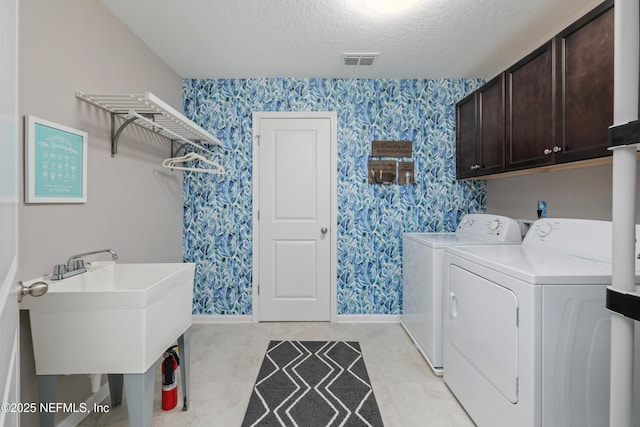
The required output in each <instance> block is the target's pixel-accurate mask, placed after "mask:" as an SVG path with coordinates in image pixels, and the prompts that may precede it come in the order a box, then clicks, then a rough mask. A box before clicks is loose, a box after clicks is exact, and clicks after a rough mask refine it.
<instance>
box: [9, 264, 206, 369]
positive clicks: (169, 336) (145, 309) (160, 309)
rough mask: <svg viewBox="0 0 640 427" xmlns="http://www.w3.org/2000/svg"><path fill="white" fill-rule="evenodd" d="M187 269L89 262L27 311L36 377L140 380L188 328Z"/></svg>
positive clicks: (190, 270)
mask: <svg viewBox="0 0 640 427" xmlns="http://www.w3.org/2000/svg"><path fill="white" fill-rule="evenodd" d="M194 270H195V265H194V264H187V263H168V264H164V263H163V264H115V263H111V262H109V263H104V262H96V263H93V264H92V265H91V267H90V268H89V269H88V271H87V272H86V273H82V274H79V275H77V276H73V277H69V278H67V279H63V280H55V281H54V280H49V279H48V276H44V277H40V278H38V279H35V280H31V281H28V282H24V285H25V286H30V285H31V284H32V283H35V282H39V281H44V282H46V283H48V285H49V291H48V292H47V293H46V294H45V295H43V296H41V297H38V298H33V297H30V296H27V297H25V298H24V299H23V300H22V303H21V308H22V309H24V310H29V317H30V319H31V332H32V336H33V347H34V354H35V362H36V374H37V375H60V374H91V373H121V374H129V373H144V372H146V371H147V370H148V369H149V367H151V366H152V365H153V364H154V363H155V362H156V361H157V360H158V359H159V358H160V357H161V356H162V354H163V352H164V351H165V350H166V349H167V348H168V347H169V346H171V345H172V344H173V343H175V341H176V339H177V338H178V337H180V336H181V335H182V334H183V333H184V332H185V331H186V330H187V329H188V328H189V327H190V326H191V305H192V295H193V277H194Z"/></svg>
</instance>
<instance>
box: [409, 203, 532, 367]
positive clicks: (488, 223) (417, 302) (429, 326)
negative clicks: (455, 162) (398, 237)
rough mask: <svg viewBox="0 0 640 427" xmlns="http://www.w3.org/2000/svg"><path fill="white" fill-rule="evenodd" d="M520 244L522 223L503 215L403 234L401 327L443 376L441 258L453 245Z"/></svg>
mask: <svg viewBox="0 0 640 427" xmlns="http://www.w3.org/2000/svg"><path fill="white" fill-rule="evenodd" d="M507 243H511V244H519V243H521V235H520V226H519V224H518V223H517V222H516V221H515V220H513V219H511V218H507V217H504V216H500V215H489V214H468V215H465V216H464V217H463V218H462V219H461V221H460V224H459V225H458V227H457V229H456V231H455V232H447V233H445V232H441V233H404V234H403V236H402V265H403V269H402V284H403V293H402V294H403V297H402V307H403V311H402V326H403V327H404V329H405V330H406V331H407V333H408V334H409V336H410V337H411V338H412V339H413V341H414V343H415V344H416V346H417V347H418V349H419V350H420V352H421V353H422V355H423V356H424V357H425V359H426V360H427V362H428V363H429V366H431V369H432V370H433V372H435V373H436V375H442V322H443V319H442V313H443V311H442V305H443V300H442V295H443V294H442V257H443V254H444V248H445V247H447V246H451V245H487V244H507Z"/></svg>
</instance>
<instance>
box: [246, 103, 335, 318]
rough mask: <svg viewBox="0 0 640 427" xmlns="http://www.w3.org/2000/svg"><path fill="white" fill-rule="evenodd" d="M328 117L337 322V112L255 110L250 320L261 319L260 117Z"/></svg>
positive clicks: (333, 292)
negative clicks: (329, 126) (259, 293)
mask: <svg viewBox="0 0 640 427" xmlns="http://www.w3.org/2000/svg"><path fill="white" fill-rule="evenodd" d="M269 118H271V119H320V118H324V119H329V120H330V121H331V142H330V143H331V174H330V179H331V225H330V227H331V228H330V230H331V233H329V234H330V240H331V261H330V262H331V280H330V287H331V289H330V292H331V296H330V304H331V322H335V321H336V318H337V317H336V316H337V301H338V279H337V278H338V266H337V260H338V251H337V247H338V246H337V244H338V243H337V242H338V239H337V231H338V115H337V113H336V112H335V111H321V112H311V111H305V112H256V113H253V136H252V144H253V169H252V173H251V180H252V197H253V202H252V215H251V220H252V224H253V226H252V235H253V245H252V257H251V262H252V270H251V276H252V277H251V285H252V288H253V290H252V304H251V306H252V320H253V322H259V321H260V305H259V304H258V301H259V297H258V279H259V277H260V222H259V221H258V207H259V206H260V179H259V177H260V152H259V150H257V147H258V144H259V138H258V135H260V119H269Z"/></svg>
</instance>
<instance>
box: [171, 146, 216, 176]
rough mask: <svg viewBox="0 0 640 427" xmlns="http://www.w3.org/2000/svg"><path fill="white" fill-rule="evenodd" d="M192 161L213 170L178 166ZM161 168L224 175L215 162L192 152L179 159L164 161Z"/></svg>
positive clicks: (173, 158)
mask: <svg viewBox="0 0 640 427" xmlns="http://www.w3.org/2000/svg"><path fill="white" fill-rule="evenodd" d="M194 160H199V161H200V162H202V163H206V164H209V165H211V166H213V167H214V168H202V167H188V166H179V165H180V164H182V163H186V162H191V161H194ZM162 166H163V167H165V168H169V169H177V170H183V171H194V172H206V173H214V174H221V175H222V174H224V173H225V171H224V168H223V167H222V166H220V165H219V164H217V163H216V162H213V161H211V160H209V159H207V158H206V157H204V156H203V155H201V154H198V153H193V152H192V153H187V154H185V155H184V156H181V157H171V158H168V159H165V161H163V162H162Z"/></svg>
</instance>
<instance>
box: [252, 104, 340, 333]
mask: <svg viewBox="0 0 640 427" xmlns="http://www.w3.org/2000/svg"><path fill="white" fill-rule="evenodd" d="M283 114H285V116H284V117H274V116H268V117H261V116H257V117H258V122H257V123H256V122H254V123H255V127H254V131H255V133H256V134H257V135H258V147H257V148H258V150H259V153H258V156H259V177H258V182H257V185H259V205H258V206H259V208H258V209H259V221H258V222H259V236H258V241H259V248H258V250H259V255H258V259H259V276H258V277H259V278H258V285H259V287H258V293H259V295H258V300H259V308H258V310H259V320H262V321H328V320H330V319H331V274H332V268H331V258H332V256H331V254H332V251H331V246H332V244H331V243H332V240H333V239H332V238H331V235H332V234H333V233H335V231H334V230H333V229H332V228H333V226H332V214H331V212H332V179H331V178H332V174H331V163H332V161H331V150H332V135H331V133H332V131H333V126H332V120H331V118H329V117H318V118H313V117H308V116H299V117H296V116H295V115H294V116H291V115H287V114H286V113H283ZM254 173H255V171H254ZM254 295H255V294H254ZM254 301H255V300H254Z"/></svg>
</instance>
